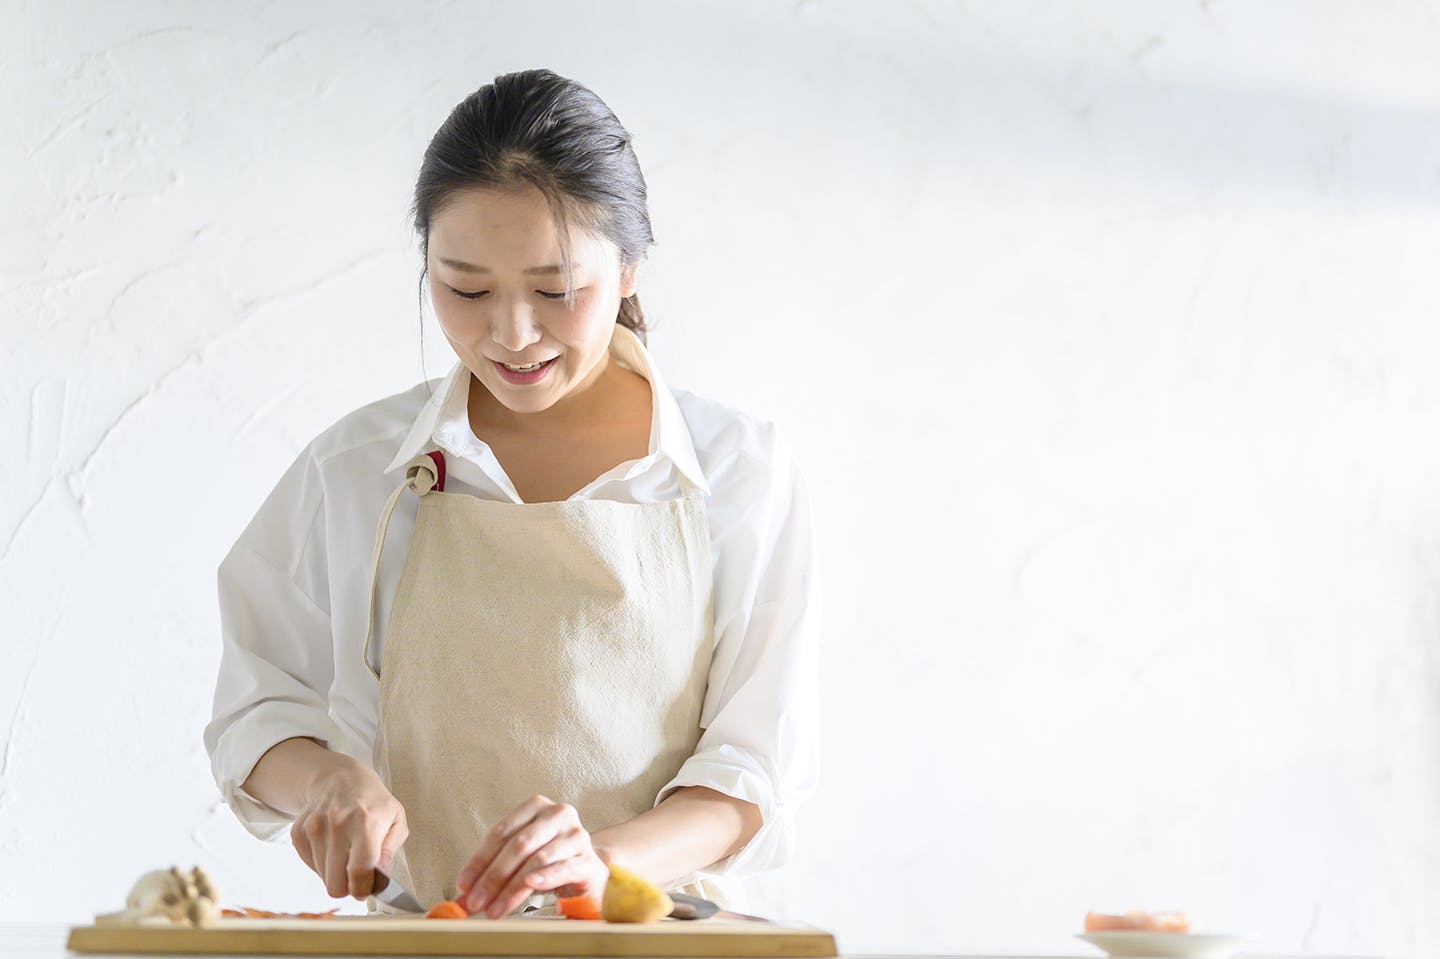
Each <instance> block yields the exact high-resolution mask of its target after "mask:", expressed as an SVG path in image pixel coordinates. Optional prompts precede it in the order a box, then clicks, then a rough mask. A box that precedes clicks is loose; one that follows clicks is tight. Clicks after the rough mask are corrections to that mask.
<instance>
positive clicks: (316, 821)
mask: <svg viewBox="0 0 1440 959" xmlns="http://www.w3.org/2000/svg"><path fill="white" fill-rule="evenodd" d="M408 835H410V829H409V827H408V826H407V825H406V824H405V809H404V807H403V806H401V805H400V801H399V800H398V799H396V798H395V797H394V796H393V795H391V793H390V790H388V789H386V788H385V784H384V783H383V782H381V780H380V777H379V775H377V774H376V772H375V770H373V769H371V768H370V767H369V766H366V765H365V764H364V763H361V762H360V761H358V760H351V761H349V762H343V763H335V764H330V765H327V766H325V767H323V768H322V770H321V771H320V772H319V773H317V774H316V776H315V778H314V779H313V780H312V781H311V783H310V787H309V789H308V790H307V791H306V801H305V806H304V808H303V809H301V810H300V813H299V815H297V816H296V817H295V824H294V825H293V826H291V827H290V839H291V841H292V842H293V843H294V844H295V851H296V852H297V853H299V854H300V858H301V859H303V860H304V861H305V865H307V866H309V867H310V868H311V869H313V870H315V874H316V875H318V876H319V877H320V878H321V879H322V880H324V882H325V891H326V892H327V893H329V894H330V896H331V897H332V898H334V899H341V898H344V897H345V896H354V897H355V898H356V899H360V900H363V899H365V898H366V897H367V896H369V895H370V892H371V887H372V884H373V883H374V881H375V870H376V869H380V870H382V871H384V872H389V870H390V866H391V863H393V862H394V860H395V853H396V852H397V851H399V849H400V846H401V844H402V843H404V842H405V838H406V837H407V836H408Z"/></svg>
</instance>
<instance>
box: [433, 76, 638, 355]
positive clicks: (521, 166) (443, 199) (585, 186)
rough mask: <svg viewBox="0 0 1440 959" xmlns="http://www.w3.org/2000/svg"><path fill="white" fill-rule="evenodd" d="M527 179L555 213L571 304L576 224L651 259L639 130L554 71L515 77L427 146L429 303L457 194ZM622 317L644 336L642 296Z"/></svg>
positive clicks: (624, 303) (461, 113)
mask: <svg viewBox="0 0 1440 959" xmlns="http://www.w3.org/2000/svg"><path fill="white" fill-rule="evenodd" d="M526 184H528V185H530V186H533V187H535V188H536V189H538V190H539V191H540V192H541V194H543V195H544V197H545V201H546V203H547V204H548V205H549V207H550V212H551V215H552V216H553V217H554V218H555V228H556V233H557V235H558V236H559V239H560V255H561V259H562V262H563V266H564V269H565V290H566V302H567V303H572V304H573V302H574V293H573V289H572V288H573V286H574V283H573V282H572V277H573V274H572V262H571V258H570V244H569V242H568V236H569V224H570V223H571V222H576V223H578V224H580V225H581V226H583V227H584V228H585V229H587V230H589V231H591V232H593V233H595V234H596V235H598V236H603V237H605V238H607V239H609V240H610V241H611V242H613V243H614V244H615V246H616V247H618V248H619V250H620V265H621V266H622V267H626V266H630V265H631V264H633V263H635V262H637V261H639V260H640V259H641V258H643V257H644V255H645V250H646V247H648V246H649V245H650V244H652V243H654V242H655V237H654V235H653V234H652V233H651V230H650V213H649V210H648V209H647V207H646V205H645V177H644V176H643V175H642V174H641V172H640V163H639V161H637V160H636V159H635V151H634V150H633V149H632V148H631V146H630V133H629V131H627V130H626V129H625V128H624V127H623V126H621V125H620V121H619V120H617V119H616V118H615V114H614V113H612V112H610V108H609V107H607V106H606V105H605V103H604V101H602V100H601V99H600V98H599V97H597V96H596V95H595V94H594V93H592V92H591V91H590V90H589V89H588V88H587V87H585V86H584V85H583V84H580V83H577V82H575V81H574V80H567V79H566V78H564V77H561V76H557V75H556V74H554V73H552V72H551V71H549V70H522V71H520V72H518V73H507V74H504V75H502V76H498V77H496V78H495V82H493V83H487V84H486V85H485V86H483V87H481V88H480V89H478V90H476V91H475V92H474V93H472V94H470V95H469V96H468V97H466V98H465V99H464V100H461V101H460V103H459V104H458V105H457V106H456V107H455V109H454V110H452V111H450V116H449V117H447V118H446V120H445V122H444V123H442V124H441V125H440V129H439V130H437V131H435V136H434V137H433V138H432V139H431V140H430V145H429V146H428V147H426V148H425V159H424V161H423V162H422V163H421V165H420V176H419V178H418V179H417V180H416V181H415V202H414V203H413V204H412V206H411V215H412V216H413V217H414V220H415V232H416V233H418V234H420V255H421V257H422V258H423V259H424V262H425V266H424V268H423V269H422V270H421V271H420V288H421V293H420V295H421V303H422V305H423V302H424V285H425V273H426V271H428V270H429V251H430V220H431V218H432V217H434V216H435V215H436V214H438V213H439V212H440V211H441V210H443V209H444V208H445V206H446V205H447V204H448V203H449V202H450V201H451V200H452V199H453V198H454V195H455V193H456V192H458V191H461V190H466V189H473V188H485V187H500V188H519V187H523V186H525V185H526ZM615 322H617V323H619V324H621V325H623V326H626V327H628V328H629V329H631V330H633V331H635V334H636V335H637V336H638V337H640V341H641V342H642V343H643V342H645V332H646V329H647V328H646V326H645V315H644V314H643V313H642V312H641V311H640V299H639V297H638V296H627V297H625V298H623V299H622V300H621V301H620V311H619V313H618V314H617V315H616V317H615Z"/></svg>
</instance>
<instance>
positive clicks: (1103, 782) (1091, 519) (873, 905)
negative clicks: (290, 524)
mask: <svg viewBox="0 0 1440 959" xmlns="http://www.w3.org/2000/svg"><path fill="white" fill-rule="evenodd" d="M1437 50H1440V6H1437V4H1436V3H1435V2H1428V3H1426V2H1395V3H1379V2H1363V3H1362V2H1350V3H1346V2H1338V0H1335V2H1304V0H1291V2H1264V3H1262V2H1221V0H1213V2H1199V3H1180V2H1153V0H1134V2H1128V3H1119V2H1112V3H1087V4H1074V3H1025V4H1019V3H1011V2H1007V0H989V2H972V3H964V4H960V3H949V4H947V3H942V2H939V0H933V2H914V3H910V4H899V3H895V4H891V3H883V4H882V3H866V2H861V0H850V2H834V3H832V2H828V0H820V2H801V3H749V4H740V5H736V4H732V3H699V4H697V3H691V4H673V3H659V2H656V3H629V2H627V3H613V4H606V5H592V4H582V3H574V4H554V3H546V4H539V3H527V4H520V3H514V4H503V3H488V4H484V3H448V4H439V3H436V4H429V3H425V4H422V3H406V4H400V3H390V2H379V0H374V2H365V3H359V2H356V3H350V2H333V3H269V4H253V5H249V6H246V7H244V8H237V7H235V6H234V5H230V4H221V3H160V2H126V3H106V2H99V0H96V2H92V3H75V2H72V3H49V2H38V0H37V2H30V3H22V2H18V0H4V2H3V3H0V210H3V220H0V223H3V230H0V279H3V285H0V297H3V298H0V323H3V327H0V329H3V343H4V350H3V361H0V362H3V366H0V464H3V475H4V478H3V490H4V495H3V497H0V643H3V646H0V656H3V659H0V736H3V752H0V864H3V865H4V868H3V869H0V919H41V920H51V921H62V920H73V921H82V920H85V919H88V917H89V916H90V915H91V914H92V913H94V912H98V911H108V910H110V909H113V908H118V906H119V903H120V900H121V898H122V897H123V895H124V892H125V891H126V889H127V888H128V884H129V883H130V881H131V880H133V878H134V877H135V876H136V875H138V874H139V872H141V871H142V870H144V869H147V868H152V867H154V866H161V865H169V864H172V863H179V864H191V863H199V864H203V865H205V866H207V867H208V868H210V869H212V870H213V871H214V872H215V873H216V875H217V877H218V879H219V881H220V883H221V885H222V889H223V890H224V891H225V893H226V898H227V899H228V900H229V901H231V902H238V903H245V904H250V905H261V906H270V907H273V908H280V909H300V908H328V907H329V906H330V905H331V902H330V900H329V899H328V898H327V897H326V896H325V894H324V890H323V888H322V886H321V884H320V882H319V880H318V879H315V878H314V877H313V876H312V875H311V874H310V873H308V872H307V871H306V870H305V868H304V867H303V865H302V864H301V863H300V862H299V860H298V858H296V857H295V855H294V853H293V851H292V850H291V849H290V848H289V847H288V845H283V844H282V845H275V846H264V845H262V844H260V843H258V842H257V841H255V840H253V839H251V838H250V837H249V836H248V834H246V833H244V832H243V831H242V830H241V828H240V827H239V825H238V824H237V823H236V822H235V821H234V819H233V817H232V816H231V814H230V812H229V811H228V810H227V809H226V808H224V807H223V806H218V805H217V799H216V794H215V790H214V788H213V785H212V783H211V782H210V779H209V773H208V768H207V762H206V758H205V755H204V752H203V749H202V746H201V741H200V731H201V727H202V725H203V724H204V722H205V721H206V720H207V718H208V714H209V704H210V703H209V701H210V695H211V689H212V682H213V674H214V670H215V667H216V664H217V659H218V651H219V643H218V638H217V612H216V602H215V591H214V573H215V567H216V565H217V564H218V562H219V560H220V558H221V557H222V555H223V554H224V552H225V550H226V549H227V548H228V546H229V544H230V543H231V542H232V541H233V540H234V538H235V536H236V535H237V534H238V533H239V531H240V529H241V528H242V527H243V526H244V524H245V522H246V521H247V520H248V519H249V517H250V516H251V515H252V513H253V511H254V509H255V508H256V507H257V506H258V505H259V503H260V500H261V499H262V498H263V496H264V495H265V494H266V493H267V492H268V491H269V489H270V488H271V486H272V484H273V483H274V482H275V480H276V479H277V478H278V477H279V475H280V473H281V471H282V470H283V469H284V467H285V466H286V465H287V464H288V463H289V462H290V460H291V459H292V458H293V457H294V455H295V454H296V453H297V452H298V450H299V449H300V447H301V446H302V445H303V444H304V443H305V442H306V441H308V439H309V438H310V437H311V436H313V435H314V434H315V433H316V432H318V431H319V430H320V429H322V428H324V427H325V426H326V425H328V424H329V423H331V422H332V421H333V420H335V419H336V418H338V417H339V416H341V415H342V414H344V413H345V412H347V411H349V410H351V409H353V408H355V407H357V406H359V405H361V404H363V403H365V402H368V401H369V400H371V399H374V398H378V397H380V396H383V395H386V394H389V393H391V392H394V391H397V390H401V389H404V388H406V387H407V386H409V385H411V384H412V383H414V382H416V381H417V380H418V379H420V378H422V376H426V375H429V376H435V375H439V374H440V373H442V372H444V370H445V369H446V368H447V367H448V365H449V362H450V355H449V353H448V347H447V346H446V344H445V341H444V340H443V338H442V337H441V336H440V334H439V331H438V328H437V327H436V326H435V324H434V321H433V318H432V317H430V315H429V314H428V311H427V315H426V320H425V323H426V336H425V341H424V343H425V346H424V357H425V369H424V370H423V371H422V368H421V363H420V357H421V349H420V345H419V332H420V320H419V317H418V315H417V309H416V299H415V291H416V286H415V284H416V279H417V275H418V266H419V264H418V260H417V254H416V252H415V247H414V244H413V241H412V239H411V235H410V232H409V225H408V223H407V222H406V207H407V205H408V202H409V191H410V189H411V187H412V184H413V177H414V175H415V172H416V170H417V169H418V164H419V159H420V155H421V152H422V150H423V148H424V146H425V144H426V142H427V141H428V138H429V137H430V135H431V134H432V133H433V131H434V129H435V127H436V126H437V125H438V124H439V123H440V122H441V120H442V119H443V118H444V117H445V115H446V114H447V112H448V111H449V109H450V108H451V106H453V105H454V103H456V102H457V101H458V100H460V99H461V98H462V97H463V96H464V95H466V94H467V93H468V92H470V91H471V90H472V89H474V88H475V87H476V86H478V85H480V84H481V83H484V82H487V81H488V80H490V79H491V78H493V77H494V76H495V75H496V74H497V73H502V72H506V71H510V70H515V69H522V68H526V67H532V66H548V67H551V68H552V69H555V70H556V71H558V72H560V73H562V74H564V75H567V76H572V77H575V78H577V79H579V80H581V81H583V82H585V83H587V84H589V85H591V86H592V87H593V88H594V89H595V90H596V91H597V92H598V93H599V94H600V95H601V96H602V97H603V98H604V99H606V101H607V102H608V103H609V104H610V105H611V106H612V107H613V108H614V109H615V111H616V112H617V114H618V115H619V116H620V118H621V120H622V121H623V122H625V123H626V124H627V125H628V126H629V127H630V129H631V130H632V132H633V133H634V135H635V143H636V148H637V152H638V154H639V157H640V160H641V163H642V165H643V167H644V169H645V171H646V173H647V175H648V178H649V182H650V187H651V196H652V204H653V205H652V212H653V216H654V222H655V231H656V234H657V236H658V237H659V239H660V245H659V246H658V247H657V248H656V249H655V250H654V251H653V254H652V257H651V260H650V263H649V265H648V267H647V272H645V273H643V274H642V287H641V289H642V300H643V302H644V303H645V305H646V307H647V310H648V312H649V313H650V314H651V315H652V317H653V318H654V320H655V323H656V327H657V330H656V332H655V333H654V334H653V336H652V344H653V348H654V351H655V352H656V353H657V354H658V356H659V358H660V360H661V362H662V363H663V364H664V368H665V370H666V372H667V376H668V377H669V379H670V380H671V381H672V382H673V383H675V384H676V385H678V386H684V387H688V388H690V389H693V390H695V391H696V392H699V393H702V394H706V395H710V396H713V397H715V398H718V399H722V400H725V401H727V402H730V403H732V404H734V405H737V406H740V407H742V408H745V409H749V410H752V411H755V412H758V413H761V414H763V415H766V416H769V417H771V418H774V419H775V420H777V421H778V422H780V424H781V425H782V427H783V428H784V429H785V430H786V431H787V432H788V433H789V435H790V437H791V438H792V440H793V442H794V444H795V445H796V447H797V448H798V451H799V453H800V456H801V458H802V462H803V464H804V466H805V467H806V470H807V472H808V475H809V477H810V481H811V485H812V487H813V490H814V494H815V507H816V512H817V518H818V520H819V523H820V529H821V535H822V547H823V551H824V567H823V569H824V575H825V582H826V588H827V607H826V611H825V612H826V617H827V621H828V629H827V631H826V643H827V649H828V652H827V660H826V667H825V677H824V678H825V688H826V703H825V724H826V731H827V740H826V745H825V780H824V786H823V790H822V793H821V794H820V795H819V796H818V797H817V798H816V799H815V801H814V802H813V804H812V805H811V806H810V807H809V810H808V814H807V816H806V817H805V820H804V826H805V832H804V839H803V843H804V845H803V851H802V854H801V856H800V858H799V860H798V861H797V862H796V863H794V865H793V866H792V867H790V868H789V869H787V870H786V871H784V872H783V873H782V874H780V875H778V876H774V877H768V878H767V879H766V880H765V881H764V882H763V883H761V884H759V889H758V891H757V895H756V900H755V903H754V906H755V908H763V909H767V910H770V911H774V912H777V913H780V914H784V915H791V916H796V917H802V918H805V919H808V920H810V921H812V922H816V923H818V924H821V925H825V926H828V927H830V928H832V929H834V930H836V931H837V932H838V933H839V934H840V940H841V945H842V947H843V948H845V949H846V950H848V951H851V952H865V951H869V952H875V951H881V950H897V951H929V952H952V953H953V952H960V951H977V950H1010V951H1017V950H1048V951H1062V952H1063V951H1071V952H1076V953H1080V952H1086V951H1088V947H1086V946H1085V945H1084V944H1082V943H1078V942H1076V941H1075V940H1073V939H1071V938H1069V936H1070V934H1071V933H1072V932H1074V931H1076V930H1077V929H1078V927H1079V924H1080V921H1081V918H1082V916H1083V914H1084V912H1085V911H1086V909H1088V908H1092V907H1093V908H1112V909H1124V908H1127V907H1132V906H1149V907H1152V908H1166V907H1174V908H1182V909H1186V910H1188V911H1190V912H1191V913H1192V914H1193V915H1194V916H1196V917H1197V919H1199V920H1201V921H1203V922H1206V923H1208V924H1209V925H1211V926H1213V927H1217V928H1222V929H1236V930H1247V931H1253V932H1256V933H1259V934H1260V935H1261V937H1262V940H1261V944H1260V947H1261V948H1264V949H1269V950H1274V951H1281V952H1285V951H1289V952H1295V951H1302V950H1308V951H1319V952H1342V951H1350V952H1355V951H1360V952H1386V953H1391V954H1413V955H1421V954H1426V953H1429V954H1432V955H1433V954H1435V953H1437V952H1440V909H1437V908H1436V907H1437V904H1440V825H1437V823H1440V641H1437V630H1440V322H1437V320H1440V309H1437V308H1440V268H1437V261H1440V219H1437V213H1440V55H1437V52H1436V51H1437ZM57 890H65V892H64V894H63V895H61V894H59V893H57ZM355 905H356V904H354V903H353V901H352V903H351V906H355ZM347 911H349V907H347Z"/></svg>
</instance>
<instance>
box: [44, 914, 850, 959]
mask: <svg viewBox="0 0 1440 959" xmlns="http://www.w3.org/2000/svg"><path fill="white" fill-rule="evenodd" d="M66 945H67V947H68V948H69V949H71V950H73V951H75V952H122V953H137V952H140V953H147V952H148V953H186V954H192V955H193V954H231V955H236V954H243V955H255V954H276V955H303V956H328V955H342V954H343V955H361V956H415V955H428V956H777V957H784V956H797V957H830V956H836V955H838V953H837V952H836V950H835V937H834V936H832V935H831V934H830V933H828V932H823V931H821V930H819V929H815V928H812V927H809V926H803V925H799V924H793V923H784V924H781V923H772V922H750V921H745V920H736V919H719V918H715V919H699V920H693V921H685V920H680V919H662V920H661V921H659V922H654V923H646V924H636V923H610V922H601V921H598V920H594V921H591V920H575V919H560V918H545V919H422V918H409V917H394V916H354V917H346V918H343V919H338V918H337V919H217V920H215V922H213V923H212V924H210V925H207V926H203V927H201V928H192V927H190V926H182V925H176V926H118V925H103V926H94V925H91V926H75V927H72V928H71V930H70V938H69V940H68V942H67V943H66Z"/></svg>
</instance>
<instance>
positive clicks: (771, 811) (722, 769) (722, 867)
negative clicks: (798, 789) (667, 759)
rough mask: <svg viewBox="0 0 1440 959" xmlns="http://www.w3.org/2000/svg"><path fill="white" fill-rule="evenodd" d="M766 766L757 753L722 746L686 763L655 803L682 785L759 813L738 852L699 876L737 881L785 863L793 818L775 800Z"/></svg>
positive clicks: (791, 848)
mask: <svg viewBox="0 0 1440 959" xmlns="http://www.w3.org/2000/svg"><path fill="white" fill-rule="evenodd" d="M773 783H774V777H773V776H772V775H771V774H770V772H769V768H768V765H767V764H766V763H765V762H764V760H762V759H761V758H760V757H759V756H757V755H756V754H754V753H752V752H750V751H749V750H745V749H741V748H739V747H737V746H729V745H723V746H719V747H717V748H715V749H708V750H706V751H704V752H700V753H696V754H695V755H693V756H691V757H690V758H689V759H687V760H685V763H684V765H682V766H681V767H680V771H679V772H678V773H677V774H676V775H675V778H674V779H672V780H670V782H668V783H666V784H665V786H664V788H662V789H661V790H660V793H659V795H657V796H656V798H655V805H657V806H658V805H660V803H661V802H663V801H664V800H665V799H666V797H668V796H669V795H670V794H671V793H673V792H674V791H675V790H677V789H679V788H681V787H682V786H705V787H707V788H709V789H713V790H715V791H716V792H719V793H724V794H725V795H727V796H730V797H732V798H735V799H741V800H744V801H745V802H750V803H754V804H755V805H756V806H758V807H759V809H760V829H759V831H758V832H756V833H755V835H754V836H752V837H751V838H750V841H749V842H748V843H746V844H745V845H744V847H742V848H741V849H740V850H739V851H738V852H735V853H732V854H731V855H729V856H727V857H725V858H724V859H721V860H720V861H719V862H716V863H712V864H711V865H709V866H706V867H705V868H704V869H700V870H697V874H699V875H710V876H742V875H750V874H753V873H758V872H764V871H765V870H767V869H774V868H776V867H778V866H782V865H784V864H785V863H787V862H789V861H790V857H791V854H792V853H793V852H794V847H795V828H794V823H793V821H792V820H793V816H792V815H791V813H790V811H789V810H788V809H786V808H785V804H784V803H782V802H780V801H779V797H778V796H777V795H776V790H775V787H774V785H773Z"/></svg>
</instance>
